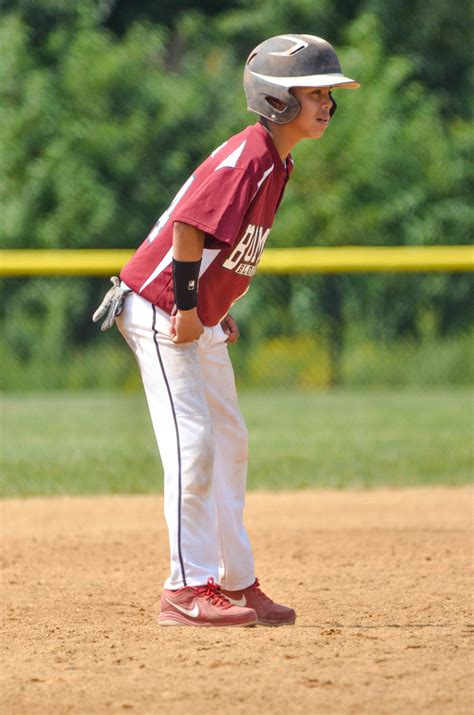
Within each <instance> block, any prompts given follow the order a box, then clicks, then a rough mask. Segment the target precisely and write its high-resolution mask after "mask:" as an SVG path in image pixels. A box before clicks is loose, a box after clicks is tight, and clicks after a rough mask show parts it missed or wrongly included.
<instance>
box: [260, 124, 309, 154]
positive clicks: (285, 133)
mask: <svg viewBox="0 0 474 715" xmlns="http://www.w3.org/2000/svg"><path fill="white" fill-rule="evenodd" d="M260 124H261V125H262V127H264V129H266V130H267V132H268V133H269V134H270V136H271V138H272V141H273V143H274V145H275V148H276V150H277V152H278V154H279V156H280V159H281V160H282V161H283V162H284V161H286V158H287V157H288V154H289V153H290V152H291V150H292V149H293V147H294V146H296V144H297V143H298V141H299V137H295V136H294V135H293V132H292V131H291V130H290V128H289V127H288V125H285V124H276V123H275V122H270V121H269V120H266V119H263V120H262V119H260Z"/></svg>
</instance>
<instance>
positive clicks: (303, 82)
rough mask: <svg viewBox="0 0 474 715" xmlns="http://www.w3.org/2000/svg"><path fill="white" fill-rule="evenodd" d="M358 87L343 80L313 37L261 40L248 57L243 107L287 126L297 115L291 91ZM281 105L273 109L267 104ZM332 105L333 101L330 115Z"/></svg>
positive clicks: (327, 48)
mask: <svg viewBox="0 0 474 715" xmlns="http://www.w3.org/2000/svg"><path fill="white" fill-rule="evenodd" d="M359 86H360V85H359V83H358V82H356V81H355V80H353V79H350V78H349V77H346V76H345V75H344V74H343V73H342V70H341V65H340V64H339V60H338V58H337V55H336V52H335V50H334V48H333V47H332V46H331V45H330V44H329V42H326V40H323V39H322V38H321V37H315V36H314V35H278V36H277V37H271V38H270V39H269V40H265V41H264V42H262V43H261V44H260V45H258V46H257V47H256V48H255V49H254V50H252V52H251V53H250V55H249V57H248V59H247V62H246V63H245V70H244V89H245V95H246V97H247V107H248V109H249V110H250V111H251V112H255V113H256V114H259V115H260V116H262V117H266V118H267V119H271V121H272V122H276V124H288V122H291V121H292V120H293V119H295V117H297V116H298V114H299V112H300V109H301V107H300V103H299V102H298V100H297V99H296V97H295V96H294V95H293V94H292V92H291V91H290V90H291V88H292V87H329V88H332V87H341V88H346V89H357V87H359ZM272 99H276V100H279V103H281V102H283V104H284V105H285V106H284V108H283V109H277V108H276V107H275V106H274V105H273V104H272V103H271V100H272ZM335 108H336V103H335V102H334V100H333V106H332V110H331V114H333V113H334V111H335Z"/></svg>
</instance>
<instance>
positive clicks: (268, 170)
mask: <svg viewBox="0 0 474 715" xmlns="http://www.w3.org/2000/svg"><path fill="white" fill-rule="evenodd" d="M274 168H275V164H272V165H271V167H270V168H269V169H267V170H266V172H265V173H264V175H263V176H262V178H261V179H260V181H259V182H258V184H257V191H256V192H255V193H254V195H253V196H252V201H253V200H254V198H255V197H256V195H257V194H258V192H259V191H260V187H261V185H262V184H263V182H264V181H265V179H266V178H267V176H270V174H271V173H272V171H273V169H274Z"/></svg>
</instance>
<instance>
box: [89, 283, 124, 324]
mask: <svg viewBox="0 0 474 715" xmlns="http://www.w3.org/2000/svg"><path fill="white" fill-rule="evenodd" d="M110 281H111V283H112V284H113V288H111V289H110V290H109V291H107V293H106V294H105V297H104V300H103V301H102V303H101V304H100V305H99V307H98V308H97V310H96V311H95V313H94V315H93V316H92V320H93V322H94V323H97V321H98V320H100V319H101V318H102V317H103V316H104V315H105V314H106V313H107V315H106V318H105V320H104V322H103V323H102V325H101V326H100V329H101V330H102V332H103V331H104V330H108V329H109V328H111V327H112V325H113V324H114V320H115V318H116V316H117V315H120V314H121V313H123V304H124V302H125V296H126V295H127V293H131V290H130V289H128V288H121V287H120V278H118V277H117V276H112V277H111V279H110Z"/></svg>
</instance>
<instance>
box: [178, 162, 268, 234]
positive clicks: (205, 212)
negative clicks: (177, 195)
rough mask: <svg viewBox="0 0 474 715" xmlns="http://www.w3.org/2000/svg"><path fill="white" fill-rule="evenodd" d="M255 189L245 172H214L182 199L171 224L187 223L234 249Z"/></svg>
mask: <svg viewBox="0 0 474 715" xmlns="http://www.w3.org/2000/svg"><path fill="white" fill-rule="evenodd" d="M257 188H258V187H257V184H256V180H255V177H254V176H253V175H252V174H251V173H250V172H249V171H247V170H246V169H240V168H230V167H223V168H221V169H218V170H215V171H213V172H212V173H211V174H210V175H209V176H208V177H207V178H206V179H205V180H204V181H203V182H202V184H200V185H199V186H198V187H197V188H196V189H195V190H194V191H191V192H189V194H187V195H185V196H184V198H183V199H182V200H181V201H180V203H179V204H178V206H177V208H176V210H175V211H174V212H173V221H182V222H183V223H189V224H190V225H191V226H195V227H196V228H199V229H200V230H201V231H205V233H206V234H208V235H209V236H210V237H212V239H214V240H215V241H217V242H218V243H219V244H222V243H224V244H226V245H228V246H233V245H234V242H235V240H236V238H237V236H238V233H239V229H240V227H241V225H242V222H243V219H244V216H245V214H246V213H247V210H248V208H249V206H250V204H251V202H252V198H253V196H254V195H255V192H256V190H257ZM211 244H212V241H211ZM211 244H210V243H209V241H208V240H207V241H206V245H211Z"/></svg>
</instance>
